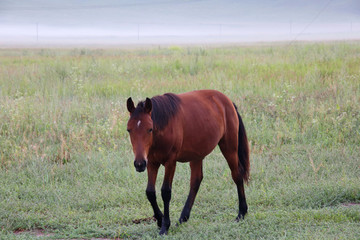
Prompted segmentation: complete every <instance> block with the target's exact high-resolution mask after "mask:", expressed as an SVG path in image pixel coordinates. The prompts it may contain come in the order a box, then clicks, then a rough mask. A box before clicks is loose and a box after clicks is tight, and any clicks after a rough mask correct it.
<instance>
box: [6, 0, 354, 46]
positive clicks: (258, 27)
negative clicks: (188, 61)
mask: <svg viewBox="0 0 360 240" xmlns="http://www.w3.org/2000/svg"><path fill="white" fill-rule="evenodd" d="M359 38H360V1H359V0H330V1H329V0H316V1H314V0H301V1H299V0H272V1H271V0H259V1H252V0H194V1H191V0H131V1H130V0H128V1H125V0H117V1H116V0H81V1H80V0H79V1H74V0H52V1H50V0H17V1H13V0H0V46H1V44H3V45H6V44H9V43H13V44H14V43H17V42H19V43H21V42H27V43H34V44H41V43H44V44H45V43H49V42H55V43H64V44H66V43H77V44H81V43H104V44H106V43H113V44H115V43H147V42H149V43H158V42H159V43H163V42H168V43H172V42H174V43H176V42H196V43H201V42H204V43H207V42H254V41H255V42H261V41H278V40H280V41H282V40H285V41H289V40H290V41H291V40H308V39H309V40H310V39H315V40H316V39H340V40H341V39H359Z"/></svg>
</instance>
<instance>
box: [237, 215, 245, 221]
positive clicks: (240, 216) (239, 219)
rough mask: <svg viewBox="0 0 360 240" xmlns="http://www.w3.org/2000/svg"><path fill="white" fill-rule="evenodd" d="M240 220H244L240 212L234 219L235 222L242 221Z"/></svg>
mask: <svg viewBox="0 0 360 240" xmlns="http://www.w3.org/2000/svg"><path fill="white" fill-rule="evenodd" d="M242 220H244V215H242V214H240V215H239V216H237V217H236V218H235V221H236V222H239V221H242Z"/></svg>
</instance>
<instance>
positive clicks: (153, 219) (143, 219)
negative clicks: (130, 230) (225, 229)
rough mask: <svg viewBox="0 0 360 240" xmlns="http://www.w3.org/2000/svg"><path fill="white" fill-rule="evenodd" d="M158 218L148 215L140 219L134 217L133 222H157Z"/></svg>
mask: <svg viewBox="0 0 360 240" xmlns="http://www.w3.org/2000/svg"><path fill="white" fill-rule="evenodd" d="M155 221H156V219H155V218H154V217H148V218H139V219H134V220H132V222H133V223H135V224H140V223H151V222H155Z"/></svg>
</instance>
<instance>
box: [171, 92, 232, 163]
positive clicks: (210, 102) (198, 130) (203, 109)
mask: <svg viewBox="0 0 360 240" xmlns="http://www.w3.org/2000/svg"><path fill="white" fill-rule="evenodd" d="M178 96H179V98H180V99H181V115H182V116H181V119H182V121H181V125H182V126H181V128H179V129H181V130H182V132H181V135H182V138H183V141H182V152H183V153H184V158H189V157H191V156H188V155H193V157H198V158H203V157H205V156H206V155H207V154H209V153H210V152H211V151H212V150H213V149H214V148H215V147H216V145H217V144H218V143H219V141H220V140H221V138H222V137H223V136H224V134H225V132H226V129H227V127H228V124H229V120H228V118H234V117H235V118H236V119H237V117H236V112H235V110H234V107H233V105H232V102H231V100H230V99H229V98H228V97H227V96H225V95H224V94H222V93H221V92H219V91H215V90H199V91H193V92H188V93H183V94H179V95H178ZM232 115H233V116H232ZM180 161H181V159H180Z"/></svg>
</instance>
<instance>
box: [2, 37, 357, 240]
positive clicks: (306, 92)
mask: <svg viewBox="0 0 360 240" xmlns="http://www.w3.org/2000/svg"><path fill="white" fill-rule="evenodd" d="M359 66H360V42H335V43H294V44H291V45H287V44H273V45H253V46H250V45H247V46H236V47H230V46H227V47H226V46H223V47H184V46H180V47H179V46H173V47H153V48H143V49H131V50H130V49H0V239H92V238H93V239H114V238H120V239H123V238H130V239H153V238H157V237H158V229H157V227H156V223H155V222H153V221H151V220H150V217H151V216H152V214H153V212H152V209H151V206H150V204H149V203H148V201H147V199H146V196H145V188H146V183H147V176H146V173H143V174H140V173H137V172H136V171H135V169H134V167H133V154H132V151H131V145H130V142H129V139H128V136H127V132H126V122H127V118H128V113H127V110H126V106H125V101H126V99H127V98H128V97H129V96H132V97H133V99H134V100H136V101H137V100H141V99H144V98H145V97H151V96H153V95H158V94H162V93H165V92H175V93H181V92H185V91H190V90H195V89H208V88H210V89H217V90H220V91H222V92H223V93H225V94H226V95H228V96H229V97H230V98H231V99H232V100H233V101H234V102H235V103H236V104H237V105H238V108H239V112H240V114H241V115H242V118H243V121H244V124H245V127H246V130H247V133H248V138H249V141H250V145H251V180H250V182H249V185H248V186H246V189H245V190H246V194H247V201H248V205H249V213H248V215H247V216H246V218H245V220H244V221H242V222H239V223H236V222H235V221H234V219H235V217H236V216H237V194H236V188H235V184H234V183H233V182H232V179H231V175H230V170H229V168H228V166H227V164H226V161H225V159H224V158H223V157H222V155H221V153H220V151H219V150H218V149H215V151H214V152H213V153H212V154H210V155H209V156H208V157H207V159H206V160H205V162H204V180H203V182H202V185H201V187H200V190H199V193H198V196H197V199H196V201H195V204H194V207H193V210H192V215H191V218H190V220H189V221H188V222H187V223H185V224H183V225H181V226H178V227H176V226H175V223H176V221H177V219H178V218H179V216H180V213H181V209H182V207H183V204H184V203H185V200H186V197H187V193H188V189H189V179H190V170H189V166H188V164H181V163H179V164H178V165H177V170H176V173H175V178H174V183H173V191H172V192H173V196H172V201H171V203H170V215H171V220H172V226H171V227H170V230H169V234H168V236H166V237H161V238H166V239H167V238H169V239H360V184H359V182H360V144H359V143H360V105H359V102H360V67H359ZM162 176H163V168H161V169H160V174H159V177H158V184H157V189H158V191H157V193H158V200H159V203H160V206H161V207H162V201H161V197H160V194H159V193H160V191H159V189H160V187H161V180H162ZM134 222H140V223H134Z"/></svg>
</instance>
